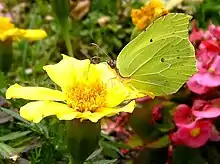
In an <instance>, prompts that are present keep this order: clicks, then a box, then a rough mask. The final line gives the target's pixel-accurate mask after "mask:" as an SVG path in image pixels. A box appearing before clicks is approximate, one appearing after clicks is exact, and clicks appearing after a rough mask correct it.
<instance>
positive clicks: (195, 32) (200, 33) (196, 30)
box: [189, 20, 204, 42]
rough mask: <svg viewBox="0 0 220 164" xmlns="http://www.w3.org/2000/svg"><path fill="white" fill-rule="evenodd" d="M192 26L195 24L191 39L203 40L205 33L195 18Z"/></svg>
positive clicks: (193, 40)
mask: <svg viewBox="0 0 220 164" xmlns="http://www.w3.org/2000/svg"><path fill="white" fill-rule="evenodd" d="M192 26H193V28H192V33H191V34H190V36H189V40H190V41H191V42H195V41H197V40H202V38H203V35H204V31H203V30H201V29H199V28H197V27H196V22H195V20H193V21H192Z"/></svg>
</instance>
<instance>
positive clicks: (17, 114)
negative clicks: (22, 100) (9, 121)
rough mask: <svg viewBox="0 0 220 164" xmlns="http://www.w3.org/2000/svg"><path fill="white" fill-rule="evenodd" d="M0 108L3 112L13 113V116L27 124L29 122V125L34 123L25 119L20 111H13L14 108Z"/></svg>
mask: <svg viewBox="0 0 220 164" xmlns="http://www.w3.org/2000/svg"><path fill="white" fill-rule="evenodd" d="M0 110H2V111H3V112H5V113H7V114H9V115H11V116H12V117H14V118H16V119H18V120H19V121H21V122H24V123H25V124H27V125H29V126H32V125H31V124H30V122H28V121H27V120H25V119H23V118H22V117H21V116H20V115H19V113H17V112H15V111H13V110H11V109H7V108H3V107H0Z"/></svg>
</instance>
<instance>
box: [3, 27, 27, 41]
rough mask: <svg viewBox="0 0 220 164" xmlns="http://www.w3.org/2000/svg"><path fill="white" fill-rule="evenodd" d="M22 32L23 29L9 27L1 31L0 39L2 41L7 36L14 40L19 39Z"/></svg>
mask: <svg viewBox="0 0 220 164" xmlns="http://www.w3.org/2000/svg"><path fill="white" fill-rule="evenodd" d="M24 33H25V32H24V30H20V29H18V28H12V29H9V30H7V31H5V32H3V33H2V34H1V37H0V39H1V40H2V41H4V40H6V39H8V38H12V39H14V40H18V39H20V38H21V37H22V36H23V35H24Z"/></svg>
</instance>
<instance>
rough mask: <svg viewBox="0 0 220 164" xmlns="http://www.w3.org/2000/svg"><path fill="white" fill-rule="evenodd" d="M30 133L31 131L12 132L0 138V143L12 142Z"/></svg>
mask: <svg viewBox="0 0 220 164" xmlns="http://www.w3.org/2000/svg"><path fill="white" fill-rule="evenodd" d="M29 133H31V131H24V132H12V133H9V134H7V135H4V136H1V137H0V142H4V141H9V140H14V139H17V138H20V137H23V136H26V135H27V134H29Z"/></svg>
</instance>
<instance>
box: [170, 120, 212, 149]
mask: <svg viewBox="0 0 220 164" xmlns="http://www.w3.org/2000/svg"><path fill="white" fill-rule="evenodd" d="M211 134H212V124H211V122H210V121H208V120H197V121H195V122H194V123H191V124H190V126H188V127H179V128H178V130H177V132H174V133H172V134H171V135H170V139H171V141H172V142H173V144H176V145H186V146H188V147H191V148H198V147H201V146H203V145H204V144H205V143H206V142H207V141H208V140H209V138H210V136H211Z"/></svg>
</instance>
